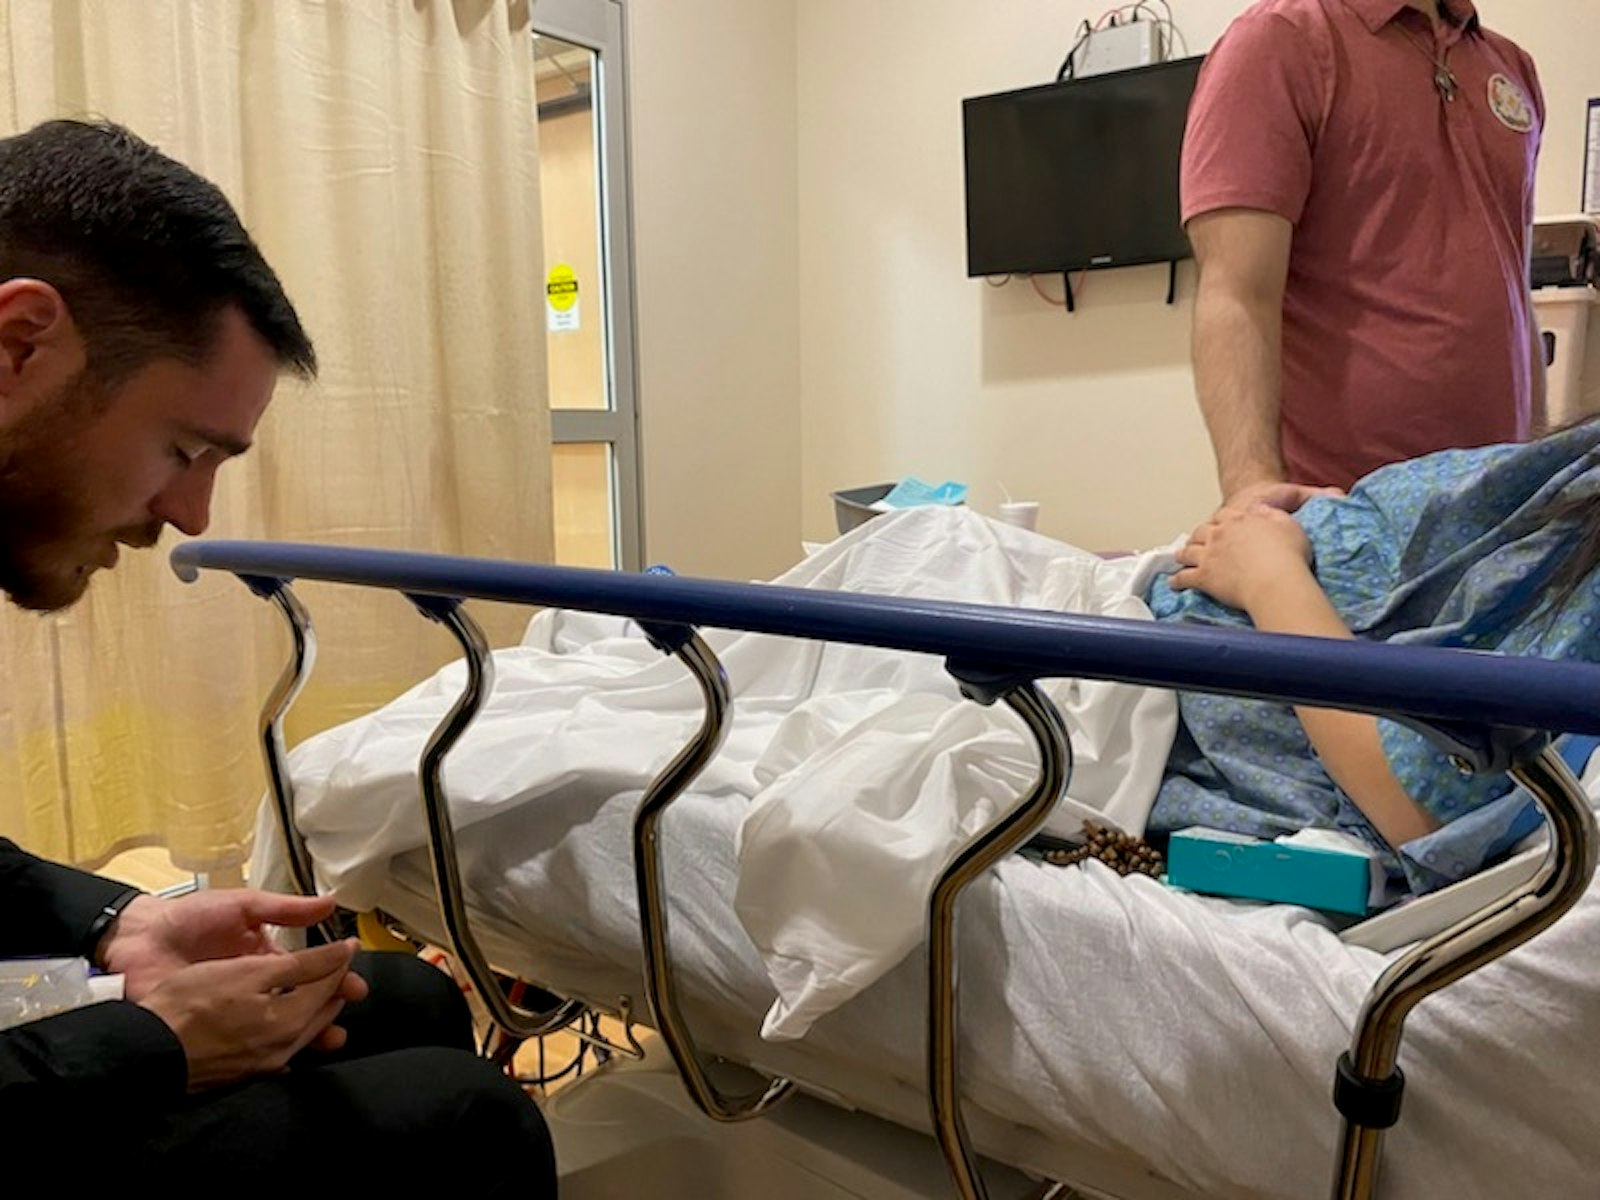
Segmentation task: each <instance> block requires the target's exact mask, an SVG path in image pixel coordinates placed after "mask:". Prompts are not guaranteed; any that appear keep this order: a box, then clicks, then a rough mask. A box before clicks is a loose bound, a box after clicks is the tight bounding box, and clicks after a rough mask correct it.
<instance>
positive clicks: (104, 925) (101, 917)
mask: <svg viewBox="0 0 1600 1200" xmlns="http://www.w3.org/2000/svg"><path fill="white" fill-rule="evenodd" d="M142 895H144V893H143V892H141V891H140V890H139V889H138V888H129V889H128V890H127V891H125V892H123V893H122V894H121V895H120V896H117V897H115V898H114V899H112V900H110V901H108V902H107V904H106V905H105V907H104V908H102V909H101V910H100V911H99V912H97V913H96V914H95V916H94V920H93V921H91V922H90V923H89V931H88V932H87V933H85V934H84V935H83V951H82V954H83V957H84V958H86V959H88V960H89V962H90V963H94V962H95V957H94V952H95V951H96V950H98V949H99V948H100V939H101V938H103V937H105V936H106V932H107V931H108V930H109V929H110V928H111V926H112V925H114V924H116V921H117V918H118V917H120V916H121V915H122V910H123V909H125V908H127V907H128V905H130V904H132V903H133V902H134V901H135V900H137V899H138V898H139V897H140V896H142ZM96 965H98V964H96Z"/></svg>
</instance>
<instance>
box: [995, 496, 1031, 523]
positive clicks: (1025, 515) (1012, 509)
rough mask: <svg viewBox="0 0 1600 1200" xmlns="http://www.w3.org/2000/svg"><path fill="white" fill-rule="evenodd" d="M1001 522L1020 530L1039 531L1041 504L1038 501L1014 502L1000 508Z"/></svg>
mask: <svg viewBox="0 0 1600 1200" xmlns="http://www.w3.org/2000/svg"><path fill="white" fill-rule="evenodd" d="M999 516H1000V520H1002V521H1004V522H1005V523H1006V524H1007V525H1015V526H1016V527H1017V528H1018V529H1037V528H1038V526H1039V502H1038V501H1037V500H1013V501H1011V502H1009V503H1007V504H1002V505H1001V506H1000V514H999Z"/></svg>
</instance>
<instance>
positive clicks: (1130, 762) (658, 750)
mask: <svg viewBox="0 0 1600 1200" xmlns="http://www.w3.org/2000/svg"><path fill="white" fill-rule="evenodd" d="M1169 562H1170V558H1169V557H1168V556H1167V555H1166V553H1165V552H1152V553H1149V554H1145V555H1140V556H1137V557H1130V558H1125V559H1118V560H1112V561H1106V560H1102V559H1100V558H1099V557H1097V556H1095V555H1093V554H1089V553H1087V552H1085V551H1081V550H1077V549H1074V548H1072V547H1070V546H1066V545H1064V544H1062V543H1059V542H1055V541H1052V540H1050V539H1048V538H1044V537H1041V536H1039V535H1037V534H1034V533H1030V532H1028V531H1025V530H1020V529H1015V528H1012V527H1010V526H1003V525H999V524H996V523H993V522H990V521H987V520H985V519H984V518H982V517H980V516H978V515H976V514H974V513H972V512H971V511H969V510H965V509H956V508H919V509H909V510H906V511H904V512H899V513H895V514H890V515H887V516H883V517H879V518H877V519H875V520H873V521H871V522H869V523H868V524H867V525H865V526H863V527H861V528H860V529H858V530H856V531H855V532H854V533H852V534H851V535H849V536H847V537H845V538H842V539H840V540H839V541H838V542H836V543H834V544H833V545H831V546H829V547H827V548H826V549H824V550H822V551H820V552H818V553H817V554H815V555H813V556H811V557H810V558H808V559H806V560H805V561H804V562H802V563H800V564H799V565H798V566H796V567H795V568H793V569H792V570H790V571H789V572H787V573H786V574H784V575H783V576H781V577H780V578H779V579H778V580H775V581H774V582H777V583H781V584H784V585H787V586H794V587H817V588H828V589H833V590H841V591H852V592H869V593H877V594H886V595H897V596H917V597H921V598H938V599H947V600H960V601H967V602H972V603H981V604H992V605H1010V606H1019V607H1033V608H1048V609H1055V610H1059V611H1071V612H1081V613H1098V614H1106V615H1113V616H1122V617H1134V618H1137V617H1143V618H1146V619H1148V617H1149V611H1148V609H1146V608H1145V606H1144V604H1143V602H1142V601H1141V600H1140V599H1139V594H1140V593H1141V592H1142V590H1143V587H1144V585H1145V583H1146V582H1147V581H1148V579H1149V577H1150V574H1151V573H1152V572H1153V571H1155V570H1158V569H1160V568H1161V567H1163V566H1165V565H1166V564H1168V563H1169ZM707 640H708V641H709V642H710V643H711V644H712V646H713V648H714V649H715V650H716V651H717V653H718V655H719V657H720V658H721V659H722V661H723V663H724V665H725V666H726V668H727V671H728V675H729V678H730V680H731V682H732V685H733V691H734V706H733V713H734V719H733V723H732V730H731V732H730V735H729V737H728V740H727V742H726V744H725V745H724V747H723V749H722V751H721V752H720V753H719V754H718V755H717V756H716V758H715V759H714V760H713V761H712V763H711V764H710V765H709V766H708V767H707V769H706V771H705V773H704V774H703V775H702V776H701V777H700V779H699V780H697V781H696V783H695V784H694V790H695V791H696V792H697V793H701V794H719V793H728V792H732V793H734V794H737V795H740V796H742V797H745V798H746V799H748V800H749V801H750V809H749V815H748V817H747V819H746V820H745V822H744V826H743V828H742V831H741V836H740V847H739V853H740V870H739V888H738V898H737V909H738V913H739V916H740V919H741V921H742V922H743V923H744V925H745V928H746V930H747V931H748V933H749V934H750V937H751V939H752V941H753V942H754V943H755V945H756V947H757V949H758V950H759V951H760V953H761V955H762V957H763V959H764V961H765V963H766V965H767V968H768V971H769V972H770V974H771V975H772V979H773V983H774V986H775V987H776V989H777V991H778V993H779V997H780V999H779V1001H778V1003H777V1004H775V1005H774V1007H773V1010H772V1012H771V1013H770V1014H769V1017H768V1021H767V1025H766V1028H765V1029H764V1033H765V1034H766V1035H767V1036H771V1037H795V1036H799V1035H800V1034H802V1033H803V1032H804V1031H805V1029H806V1028H807V1027H808V1026H809V1025H810V1023H811V1022H812V1021H813V1020H815V1019H816V1018H817V1017H819V1016H821V1015H822V1014H823V1013H825V1012H828V1011H830V1010H831V1009H833V1008H836V1007H837V1006H838V1005H839V1004H842V1003H844V1002H845V1001H846V1000H848V999H849V998H850V997H851V996H853V995H855V994H856V993H857V992H859V991H860V990H861V989H862V988H865V987H866V986H868V985H869V984H871V983H872V982H873V981H874V980H876V979H877V978H879V977H880V976H881V975H883V974H884V973H885V972H886V971H887V970H889V969H890V968H891V967H893V966H894V965H895V963H897V962H898V961H900V959H902V958H903V957H904V956H905V955H906V954H907V953H909V952H910V950H911V949H912V948H913V947H914V946H915V945H917V944H918V943H919V942H920V940H921V938H922V927H923V919H924V911H925V906H926V902H927V896H928V892H929V889H930V888H931V886H932V881H933V879H934V878H935V876H936V874H937V873H938V871H939V870H940V868H942V867H943V865H944V864H945V863H946V862H948V861H949V859H950V857H951V856H952V855H953V854H954V853H955V851H956V850H957V849H958V848H959V847H960V846H961V845H962V844H963V843H965V842H966V841H967V840H968V839H969V838H970V836H971V835H972V834H973V833H974V832H976V831H977V830H978V829H981V828H982V827H984V826H986V825H988V824H989V823H991V822H992V821H993V820H994V818H995V816H996V815H997V813H998V811H999V810H1000V808H1001V807H1002V806H1006V805H1009V804H1010V803H1012V802H1013V801H1014V800H1015V798H1016V797H1017V796H1018V795H1019V793H1020V792H1022V791H1023V790H1025V789H1026V788H1027V787H1028V786H1029V784H1030V782H1031V781H1032V779H1033V778H1034V776H1035V774H1036V771H1037V760H1038V753H1037V750H1036V749H1035V748H1034V746H1033V745H1032V742H1031V739H1029V738H1028V737H1027V735H1026V733H1025V731H1024V730H1023V728H1022V726H1021V723H1020V721H1019V720H1018V719H1017V717H1016V716H1015V714H1013V713H1011V712H1010V710H1009V709H1008V708H1006V707H1005V706H1003V705H996V706H994V707H992V708H984V707H980V706H978V705H975V704H971V703H969V702H966V701H964V700H962V699H961V698H960V694H959V692H958V691H957V688H956V685H955V683H954V681H953V680H952V679H951V678H950V676H949V675H948V674H946V672H945V671H944V667H943V663H942V661H941V660H939V659H938V658H935V657H932V656H926V655H909V654H903V653H899V652H895V651H885V650H878V649H873V648H867V647H857V646H846V645H835V644H828V643H818V642H804V641H798V640H795V639H785V638H775V637H770V636H765V635H757V634H735V633H728V632H712V633H709V634H708V635H707ZM462 671H463V668H462V665H461V664H460V663H456V664H452V665H451V666H449V667H446V668H445V669H444V670H442V671H441V672H439V673H438V674H437V675H435V676H434V677H433V678H432V679H431V680H429V681H427V682H426V683H424V684H422V685H420V686H419V687H417V688H414V689H413V690H412V691H410V692H408V693H407V694H406V695H404V696H402V697H401V698H399V699H398V700H396V701H395V702H393V703H392V704H390V705H387V706H385V707H384V708H383V709H381V710H379V711H378V712H377V713H374V714H371V715H370V716H367V717H363V718H360V719H358V720H356V721H353V722H350V723H349V724H346V725H344V726H341V727H339V728H338V729H335V730H331V731H329V732H327V733H325V734H322V735H319V736H317V737H315V738H312V739H309V740H308V741H307V742H306V743H305V744H303V745H302V746H300V747H299V748H298V749H297V750H296V751H295V753H294V755H293V756H292V765H293V775H294V779H295V786H296V791H297V805H296V807H297V811H298V812H299V814H300V823H301V828H302V831H303V832H304V833H305V834H306V836H307V837H308V839H311V840H312V841H313V842H314V844H315V847H316V853H315V858H316V861H317V867H318V871H319V874H320V876H321V884H322V886H323V887H325V888H327V889H328V890H332V891H336V892H337V893H338V894H339V895H340V897H341V899H342V901H343V903H345V904H346V905H350V906H352V907H358V908H359V907H369V906H372V905H374V904H376V903H377V901H378V896H379V894H380V892H381V889H382V886H383V883H384V879H385V876H386V874H387V871H388V864H389V861H390V860H391V859H392V858H393V857H395V856H397V855H400V854H403V853H405V852H407V851H409V850H412V849H415V848H416V847H419V846H422V845H424V844H425V836H426V835H425V829H424V825H423V821H422V817H421V813H420V809H419V806H418V804H417V800H416V794H417V782H416V780H417V774H416V772H417V762H418V760H419V759H420V757H421V754H422V749H423V746H424V744H425V743H426V741H427V738H428V736H429V734H430V733H431V732H432V730H433V728H434V727H435V725H436V724H437V723H438V721H439V720H440V719H441V718H442V717H443V715H444V713H445V712H446V711H447V710H448V708H449V707H450V705H451V704H452V703H453V702H454V699H455V697H456V696H457V694H458V693H459V690H460V687H461V682H462ZM1045 687H1046V690H1047V691H1048V692H1049V694H1050V695H1051V697H1052V698H1053V699H1054V700H1055V702H1056V704H1057V705H1058V706H1059V707H1060V709H1061V712H1062V715H1063V717H1064V718H1065V720H1066V724H1067V728H1068V730H1069V732H1070V734H1071V737H1072V746H1073V754H1074V768H1073V773H1072V778H1071V781H1070V783H1069V787H1068V794H1067V798H1066V799H1064V800H1063V802H1062V804H1061V806H1060V808H1059V810H1058V812H1057V814H1056V815H1055V817H1054V818H1053V820H1052V822H1051V825H1050V828H1051V829H1052V830H1053V831H1054V832H1057V833H1059V834H1063V835H1065V834H1070V833H1073V832H1075V831H1076V830H1077V828H1078V827H1079V825H1080V824H1081V821H1082V820H1083V818H1084V817H1085V816H1086V815H1091V816H1093V815H1098V816H1099V817H1100V819H1102V820H1107V821H1109V822H1111V823H1112V824H1115V825H1117V826H1119V827H1121V828H1123V829H1126V830H1128V831H1130V832H1134V833H1138V832H1141V831H1142V830H1143V828H1144V822H1145V819H1146V817H1147V816H1148V814H1149V811H1150V806H1151V804H1152V802H1153V800H1154V797H1155V791H1156V787H1157V785H1158V784H1159V782H1160V778H1161V770H1162V767H1163V765H1164V764H1165V762H1166V757H1167V753H1168V750H1169V749H1170V747H1171V742H1172V737H1173V733H1174V730H1175V727H1176V721H1177V712H1176V704H1175V701H1174V699H1173V697H1172V695H1171V694H1170V693H1167V692H1162V691H1153V690H1149V689H1145V688H1138V687H1130V686H1126V685H1120V684H1110V683H1104V682H1093V681H1070V680H1062V681H1051V682H1049V683H1047V684H1046V685H1045ZM700 720H701V699H700V695H699V689H698V687H697V685H696V684H695V683H694V682H693V680H692V679H690V678H689V676H688V675H687V673H686V672H685V671H684V669H683V667H682V666H681V665H680V664H679V663H677V662H676V661H675V660H673V659H671V658H666V657H663V656H662V655H660V654H659V653H657V652H656V651H655V650H654V649H652V648H651V647H650V646H649V645H648V643H647V642H645V640H644V639H643V638H642V637H640V636H638V634H637V631H636V630H633V631H630V630H629V629H628V627H627V626H626V623H625V622H621V621H618V620H616V619H614V618H604V617H593V616H587V615H583V614H577V613H569V612H554V611H552V612H545V613H541V614H540V615H539V616H538V617H536V618H535V619H534V621H533V622H532V623H531V624H530V627H529V631H528V635H527V637H526V638H525V639H524V644H523V645H522V646H521V647H514V648H511V649H507V650H501V651H497V652H496V654H495V685H494V688H493V691H492V693H491V695H490V696H489V698H488V700H487V702H486V703H485V705H484V708H483V710H482V712H481V713H480V715H479V716H478V718H477V720H476V721H475V722H474V723H473V725H472V727H471V729H470V730H469V732H468V733H467V735H466V736H465V737H464V738H463V739H462V741H461V742H460V743H459V744H458V745H457V747H456V749H455V750H454V751H453V753H452V754H451V756H450V758H449V760H448V762H447V764H446V768H445V783H446V787H447V789H448V792H449V794H450V798H451V805H452V812H453V814H454V818H455V821H456V824H457V826H458V828H465V827H468V826H470V825H472V824H473V823H475V822H477V821H480V820H484V819H486V818H488V817H490V816H494V815H496V814H503V813H504V812H505V811H506V810H508V809H509V808H514V807H516V806H518V805H521V804H527V803H533V802H536V801H538V800H539V799H540V798H541V797H545V796H548V795H550V794H551V793H553V792H555V791H557V790H559V789H561V788H562V787H563V786H564V785H566V784H569V783H572V782H574V781H576V780H579V779H581V780H583V781H584V786H585V788H586V789H591V790H597V791H600V792H603V793H609V794H613V795H614V794H617V793H621V792H626V791H634V790H639V789H642V788H644V787H645V786H646V785H647V784H648V783H649V781H650V779H651V778H652V777H653V776H654V775H655V773H656V772H657V771H659V770H660V769H661V767H662V766H663V765H664V764H665V763H666V762H667V761H668V760H669V759H670V758H671V757H672V755H673V754H675V753H676V752H677V751H678V749H679V748H680V747H681V746H682V745H683V744H684V743H685V742H686V741H688V739H689V738H690V737H691V736H692V734H693V733H694V731H695V729H696V728H698V726H699V723H700ZM264 828H265V827H264Z"/></svg>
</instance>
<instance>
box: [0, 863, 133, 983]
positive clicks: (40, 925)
mask: <svg viewBox="0 0 1600 1200" xmlns="http://www.w3.org/2000/svg"><path fill="white" fill-rule="evenodd" d="M127 890H128V885H127V884H124V883H116V882H113V881H112V880H110V879H101V878H100V877H99V876H98V875H90V874H88V873H86V872H84V871H74V870H73V869H72V868H71V867H63V866H60V865H59V864H57V863H52V862H46V861H45V860H44V859H42V858H35V857H34V856H33V855H31V854H29V853H27V852H26V851H24V850H20V849H18V848H17V846H16V845H15V844H14V843H12V842H9V841H7V840H6V839H4V838H0V958H32V957H38V956H41V955H51V956H60V957H74V956H77V955H80V954H84V953H85V952H86V950H87V949H88V948H87V947H85V946H84V940H85V939H86V938H87V937H88V935H89V927H90V926H91V925H93V924H94V921H95V918H96V917H98V916H99V915H100V910H101V908H103V907H104V906H105V905H107V904H109V903H111V901H112V900H114V899H116V898H117V897H118V896H120V895H122V894H123V893H124V892H126V891H127Z"/></svg>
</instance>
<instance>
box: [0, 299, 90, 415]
mask: <svg viewBox="0 0 1600 1200" xmlns="http://www.w3.org/2000/svg"><path fill="white" fill-rule="evenodd" d="M86 362H87V357H86V355H85V352H84V345H83V338H82V336H81V335H80V334H79V332H78V326H77V323H76V322H75V321H74V320H73V319H72V312H71V310H69V309H68V308H67V302H66V301H65V300H64V299H63V298H62V296H61V293H60V292H58V291H56V289H55V288H54V287H52V286H51V285H50V284H48V283H45V282H44V281H43V280H39V279H8V280H6V281H5V282H4V283H0V422H6V421H9V420H12V419H14V418H15V417H16V416H18V415H19V414H20V413H21V412H23V411H25V410H27V409H30V408H32V407H33V405H35V404H37V403H38V402H39V401H40V400H41V399H43V398H44V397H47V396H51V395H54V394H55V392H56V390H57V389H58V388H59V387H60V386H61V385H62V384H64V383H66V382H67V381H69V380H71V379H74V378H76V377H77V375H78V373H79V372H80V371H82V370H83V368H84V365H85V363H86Z"/></svg>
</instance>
